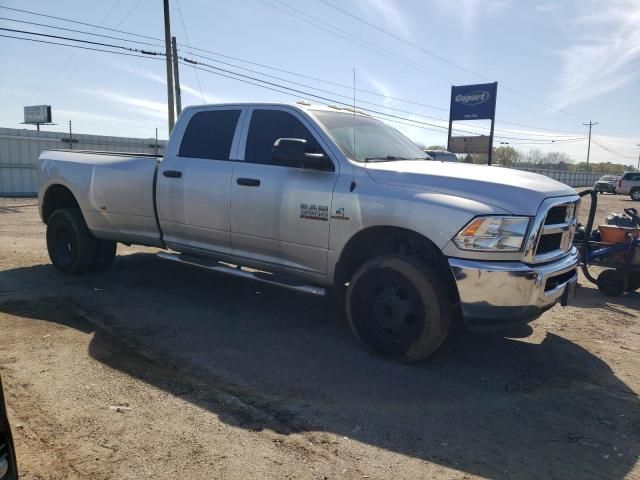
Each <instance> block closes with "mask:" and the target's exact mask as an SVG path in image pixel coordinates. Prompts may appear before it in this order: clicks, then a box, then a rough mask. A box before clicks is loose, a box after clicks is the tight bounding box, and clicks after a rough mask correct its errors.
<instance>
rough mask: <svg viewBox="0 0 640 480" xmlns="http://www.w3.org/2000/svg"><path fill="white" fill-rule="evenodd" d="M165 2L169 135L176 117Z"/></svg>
mask: <svg viewBox="0 0 640 480" xmlns="http://www.w3.org/2000/svg"><path fill="white" fill-rule="evenodd" d="M163 2H164V51H165V56H166V59H167V106H168V107H169V133H171V130H173V125H174V123H175V116H174V111H173V76H172V74H171V20H170V19H169V0H163Z"/></svg>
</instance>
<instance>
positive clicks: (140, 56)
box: [0, 29, 162, 60]
mask: <svg viewBox="0 0 640 480" xmlns="http://www.w3.org/2000/svg"><path fill="white" fill-rule="evenodd" d="M0 30H2V29H0ZM0 37H3V38H13V39H16V40H26V41H28V42H35V43H47V44H50V45H59V46H63V47H72V48H80V49H82V50H91V51H93V52H104V53H114V54H116V55H126V56H127V57H138V58H146V59H149V60H162V59H160V58H154V57H150V56H147V55H138V54H135V53H126V52H114V51H113V50H104V49H100V48H92V47H83V46H81V45H70V44H68V43H60V42H52V41H48V40H38V39H37V38H25V37H16V36H14V35H4V34H0Z"/></svg>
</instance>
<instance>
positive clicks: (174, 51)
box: [171, 37, 182, 117]
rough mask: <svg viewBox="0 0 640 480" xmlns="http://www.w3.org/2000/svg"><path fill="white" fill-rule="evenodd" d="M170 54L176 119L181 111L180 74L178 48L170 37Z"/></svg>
mask: <svg viewBox="0 0 640 480" xmlns="http://www.w3.org/2000/svg"><path fill="white" fill-rule="evenodd" d="M171 47H172V48H171V52H172V54H173V80H174V83H175V88H176V117H178V116H180V112H181V111H182V96H181V95H180V72H179V71H178V46H177V44H176V37H171Z"/></svg>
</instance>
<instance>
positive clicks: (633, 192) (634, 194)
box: [629, 188, 640, 202]
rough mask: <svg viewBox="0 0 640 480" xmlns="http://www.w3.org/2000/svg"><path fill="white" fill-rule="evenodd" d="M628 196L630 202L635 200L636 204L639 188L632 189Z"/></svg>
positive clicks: (639, 196) (639, 199)
mask: <svg viewBox="0 0 640 480" xmlns="http://www.w3.org/2000/svg"><path fill="white" fill-rule="evenodd" d="M629 196H630V197H631V200H635V201H636V202H639V201H640V188H634V189H633V190H631V192H629Z"/></svg>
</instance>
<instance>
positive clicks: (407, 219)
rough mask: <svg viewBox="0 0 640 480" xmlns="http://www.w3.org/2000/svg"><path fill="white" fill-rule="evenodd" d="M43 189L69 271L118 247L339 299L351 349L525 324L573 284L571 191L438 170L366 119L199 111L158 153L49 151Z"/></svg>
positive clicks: (50, 233) (406, 345)
mask: <svg viewBox="0 0 640 480" xmlns="http://www.w3.org/2000/svg"><path fill="white" fill-rule="evenodd" d="M40 177H41V186H40V191H39V204H40V213H41V217H42V220H43V221H44V222H45V223H46V224H47V233H46V237H47V247H48V250H49V255H50V258H51V261H52V262H53V264H54V265H55V266H56V267H57V268H58V269H60V270H61V271H63V272H66V273H69V274H81V273H85V272H89V271H100V270H104V269H105V268H107V267H109V265H111V263H112V262H113V259H114V256H115V253H116V245H117V242H122V243H127V244H140V245H147V246H154V247H159V248H161V249H164V251H162V252H159V253H158V256H160V257H161V258H163V259H165V260H169V261H174V262H180V263H184V264H189V265H194V266H197V267H201V268H207V269H210V270H213V271H217V272H223V273H227V274H231V275H238V276H243V277H248V278H251V279H253V280H259V281H264V282H269V283H272V284H276V285H280V286H283V287H286V288H290V289H293V290H297V291H300V292H305V293H310V294H316V295H323V294H324V293H325V292H326V291H327V290H328V289H331V290H335V291H338V292H342V293H343V294H344V297H345V304H346V313H347V319H348V321H349V324H350V326H351V328H352V330H353V332H354V334H355V336H356V337H357V338H358V339H359V340H361V341H362V342H363V343H364V344H365V345H367V346H368V347H369V348H370V349H372V350H373V351H375V352H377V353H379V354H382V355H384V356H387V357H390V358H393V359H398V360H402V361H416V360H420V359H423V358H425V357H427V356H429V355H430V354H432V353H433V352H434V351H436V350H437V348H438V347H439V346H440V345H441V343H442V342H443V340H444V339H445V338H446V336H447V334H448V332H449V330H450V327H451V324H452V323H453V322H457V321H463V322H464V323H465V324H466V325H467V326H469V327H470V328H476V329H486V328H495V327H503V326H509V325H513V324H520V323H523V322H528V321H531V320H533V319H535V318H537V317H539V316H540V315H541V314H542V313H543V312H544V311H546V310H547V309H549V308H551V307H552V306H554V305H555V304H556V303H558V302H560V301H561V300H562V299H566V298H568V297H569V296H570V295H569V293H570V292H571V290H572V288H573V287H574V286H575V283H576V279H577V274H576V266H577V262H578V254H577V251H576V249H575V248H573V247H572V237H573V234H574V231H575V226H576V209H577V206H578V202H579V197H578V196H577V195H576V192H575V190H573V189H572V188H570V187H568V186H566V185H564V184H561V183H558V182H556V181H554V180H551V179H550V178H548V177H544V176H541V175H536V174H532V173H528V172H523V171H517V170H510V169H506V168H494V167H489V166H482V165H468V164H455V163H443V162H434V161H430V160H428V157H427V155H426V154H425V153H424V152H423V151H422V150H421V149H420V148H419V147H417V146H416V145H415V144H414V143H413V142H411V141H410V140H409V139H408V138H406V137H405V136H404V135H402V134H401V133H400V132H398V131H397V130H395V129H393V128H392V127H390V126H388V125H387V124H385V123H383V122H381V121H379V120H377V119H375V118H372V117H370V116H368V115H365V114H362V113H359V112H356V111H347V110H344V109H339V108H334V107H324V106H313V105H308V104H295V105H288V104H225V105H206V106H197V107H188V108H186V109H184V110H183V112H182V114H181V115H180V117H179V119H178V121H177V123H176V125H175V128H174V130H173V132H172V133H171V136H170V139H169V142H168V144H167V147H166V152H165V155H164V158H157V157H154V156H150V155H139V154H117V153H101V152H91V151H84V152H83V151H62V150H48V151H44V152H43V153H42V154H41V156H40ZM229 264H232V266H229ZM234 266H236V267H234Z"/></svg>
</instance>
